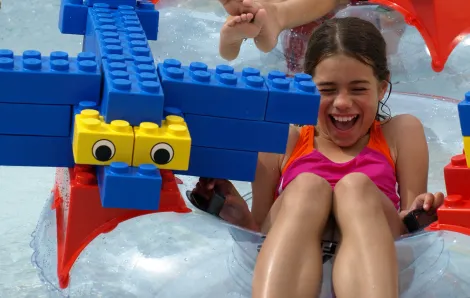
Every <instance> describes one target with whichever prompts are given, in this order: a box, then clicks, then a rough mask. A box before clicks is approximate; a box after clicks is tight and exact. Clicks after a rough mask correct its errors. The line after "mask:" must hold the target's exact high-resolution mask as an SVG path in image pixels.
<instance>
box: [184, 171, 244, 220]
mask: <svg viewBox="0 0 470 298" xmlns="http://www.w3.org/2000/svg"><path fill="white" fill-rule="evenodd" d="M193 192H195V193H197V194H198V195H200V196H203V197H204V198H206V199H207V200H209V199H210V198H211V197H212V195H213V194H214V192H217V193H218V194H220V195H222V196H224V197H225V203H224V206H223V207H222V210H221V211H220V214H219V216H220V217H221V218H222V219H224V220H226V221H227V222H229V223H231V224H234V225H237V226H241V227H244V228H251V225H252V223H253V218H252V216H251V212H250V209H249V208H248V204H247V203H246V202H245V200H244V199H243V197H242V196H241V195H240V193H239V192H238V191H237V189H236V188H235V186H233V184H232V183H231V182H230V181H228V180H225V179H212V178H199V182H198V183H197V184H196V187H195V188H194V190H193Z"/></svg>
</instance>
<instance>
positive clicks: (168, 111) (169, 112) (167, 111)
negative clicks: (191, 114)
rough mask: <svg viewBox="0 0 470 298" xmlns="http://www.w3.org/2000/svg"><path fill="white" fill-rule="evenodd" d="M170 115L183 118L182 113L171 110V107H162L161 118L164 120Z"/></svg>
mask: <svg viewBox="0 0 470 298" xmlns="http://www.w3.org/2000/svg"><path fill="white" fill-rule="evenodd" d="M170 115H174V116H180V117H182V118H184V114H183V112H181V110H180V109H177V108H173V107H164V108H163V118H164V119H165V118H166V116H170Z"/></svg>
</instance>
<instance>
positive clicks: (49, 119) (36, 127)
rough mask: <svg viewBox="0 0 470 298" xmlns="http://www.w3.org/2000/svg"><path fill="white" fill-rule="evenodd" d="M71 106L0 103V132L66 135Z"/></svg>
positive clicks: (68, 128)
mask: <svg viewBox="0 0 470 298" xmlns="http://www.w3.org/2000/svg"><path fill="white" fill-rule="evenodd" d="M71 116H72V106H65V105H63V106H59V105H34V104H15V103H0V134H6V135H33V136H52V137H54V136H55V137H68V136H69V135H70V118H71Z"/></svg>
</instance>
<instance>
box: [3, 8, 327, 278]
mask: <svg viewBox="0 0 470 298" xmlns="http://www.w3.org/2000/svg"><path fill="white" fill-rule="evenodd" d="M158 20H159V13H158V11H156V10H155V7H154V4H153V3H151V2H147V1H145V0H143V1H137V2H136V1H135V0H118V1H117V0H100V1H95V0H86V1H85V2H83V1H82V0H62V3H61V11H60V20H59V28H60V30H61V32H62V33H64V34H77V35H83V36H84V39H83V52H81V53H80V54H78V55H77V57H69V55H68V54H67V53H65V52H61V51H55V52H52V53H50V55H49V56H45V55H43V54H42V53H40V52H38V51H34V50H28V51H25V52H23V53H22V54H21V55H15V54H14V53H13V52H12V51H10V50H7V49H5V50H0V88H1V90H7V91H6V92H4V93H3V94H2V95H1V99H2V100H1V103H0V113H1V116H2V117H0V118H1V120H0V122H1V124H2V125H0V126H1V128H0V142H3V144H8V146H1V148H0V164H3V165H12V166H13V165H21V166H46V167H57V174H56V183H55V187H54V204H53V206H52V208H54V209H55V210H56V220H57V242H58V279H59V285H60V286H61V287H67V286H68V283H69V272H70V270H71V268H72V266H73V264H74V262H75V260H76V259H77V257H78V256H79V255H80V252H81V251H82V250H83V249H84V248H85V247H86V246H87V245H88V243H89V242H91V241H92V240H93V239H94V238H95V237H96V236H97V235H99V234H100V233H104V232H109V231H111V230H112V229H114V227H116V226H117V225H118V224H119V223H120V222H122V221H124V220H127V219H129V218H132V217H135V216H139V215H143V214H148V213H154V212H165V211H168V212H190V209H189V208H187V207H186V205H185V202H184V200H183V199H182V197H181V195H180V192H179V190H178V187H177V184H176V181H175V176H174V174H182V175H194V176H204V177H214V178H225V179H231V180H242V181H252V180H253V179H254V176H255V171H256V165H257V158H258V152H276V153H283V152H284V151H285V148H286V143H287V137H288V131H289V123H296V124H315V123H316V119H317V113H318V105H319V100H320V96H319V93H318V91H317V89H316V86H315V84H314V83H313V82H312V77H311V76H310V75H307V74H297V75H296V76H295V77H292V78H291V77H286V75H285V74H284V73H282V72H279V71H272V72H270V73H268V74H267V75H266V76H263V75H262V74H261V73H260V71H259V70H258V69H256V68H250V67H246V68H244V69H243V70H242V71H241V72H235V71H234V69H233V68H232V67H230V66H228V65H218V66H217V67H215V68H214V69H211V68H209V67H208V66H207V65H206V64H205V63H203V62H192V63H190V64H189V65H182V63H181V62H180V61H178V60H176V59H166V60H164V61H162V62H161V63H159V64H156V63H155V61H154V58H153V56H152V52H151V50H150V47H149V44H148V40H156V39H157V37H158ZM26 86H27V87H26ZM19 114H21V115H22V119H28V121H20V122H18V121H15V119H14V117H16V116H15V115H19Z"/></svg>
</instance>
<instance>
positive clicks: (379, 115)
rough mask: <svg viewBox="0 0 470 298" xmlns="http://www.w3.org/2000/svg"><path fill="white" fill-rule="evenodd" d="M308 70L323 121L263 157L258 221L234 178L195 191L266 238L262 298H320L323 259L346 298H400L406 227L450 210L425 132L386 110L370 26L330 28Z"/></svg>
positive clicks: (310, 51) (315, 43) (329, 24)
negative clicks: (432, 182)
mask: <svg viewBox="0 0 470 298" xmlns="http://www.w3.org/2000/svg"><path fill="white" fill-rule="evenodd" d="M305 61H306V62H305V66H304V71H305V72H306V73H309V74H311V75H312V77H313V80H314V82H315V83H316V85H317V87H318V90H319V91H320V93H321V100H320V109H319V114H318V124H317V125H316V126H315V127H314V126H304V127H294V126H292V127H291V129H290V132H289V139H288V144H287V151H286V153H285V154H282V155H279V154H272V153H260V154H259V160H258V167H257V172H256V178H255V181H254V182H253V183H252V189H253V206H252V210H251V212H250V211H248V207H247V206H246V204H244V201H243V199H242V198H241V196H240V195H239V193H238V192H237V191H236V189H235V188H234V187H233V185H232V184H231V183H230V182H229V181H227V180H218V179H201V180H200V182H199V183H198V185H197V186H196V189H195V191H196V192H198V193H199V194H201V195H203V196H205V197H210V196H211V192H213V191H214V190H217V192H219V193H221V194H222V195H224V196H225V197H226V202H225V205H224V208H223V209H222V211H221V212H220V216H221V217H222V218H224V219H226V220H228V221H231V222H232V223H236V224H239V225H242V226H244V227H247V228H251V229H254V230H258V231H261V232H263V233H266V234H267V237H266V239H265V242H264V244H263V246H262V248H261V251H260V254H259V256H258V259H257V263H256V267H255V271H254V279H253V297H269V298H276V297H292V298H294V297H315V296H316V295H318V293H319V290H320V287H321V281H322V264H323V262H324V260H325V258H324V257H325V253H327V254H329V255H335V259H334V264H333V279H332V280H333V285H334V290H335V293H336V296H337V297H340V298H343V297H351V298H352V297H361V298H376V297H380V298H389V297H390V298H392V297H393V298H395V297H398V268H397V267H398V266H397V257H396V251H395V245H394V240H395V239H396V238H398V237H399V236H400V235H402V234H404V233H406V230H405V228H404V225H403V223H402V219H403V217H404V216H405V215H406V214H407V213H408V212H410V211H411V210H414V209H416V208H420V207H423V208H424V209H425V210H427V211H432V210H435V209H436V208H438V207H439V206H440V205H441V204H442V201H443V194H442V193H437V194H435V195H433V194H430V193H427V179H428V163H429V157H428V148H427V143H426V138H425V135H424V130H423V126H422V124H421V123H420V121H419V120H418V119H417V118H415V117H413V116H411V115H398V116H394V117H392V116H390V115H389V114H387V113H384V112H383V111H384V108H386V106H385V100H386V99H387V98H388V94H387V93H388V92H387V90H389V86H390V83H389V78H390V72H389V70H388V67H387V57H386V43H385V41H384V39H383V37H382V35H381V34H380V32H379V31H378V29H377V28H376V27H375V26H374V25H373V24H372V23H370V22H367V21H364V20H361V19H358V18H352V17H348V18H339V19H331V20H328V21H326V22H325V23H323V24H322V25H320V26H319V27H318V28H317V29H316V30H315V31H314V32H313V34H312V37H311V39H310V41H309V44H308V48H307V53H306V57H305ZM385 111H386V110H385ZM331 235H333V238H328V239H327V238H325V237H326V236H329V237H331ZM322 240H323V242H322ZM326 240H328V241H326ZM322 246H323V248H327V251H325V250H323V251H322Z"/></svg>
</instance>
